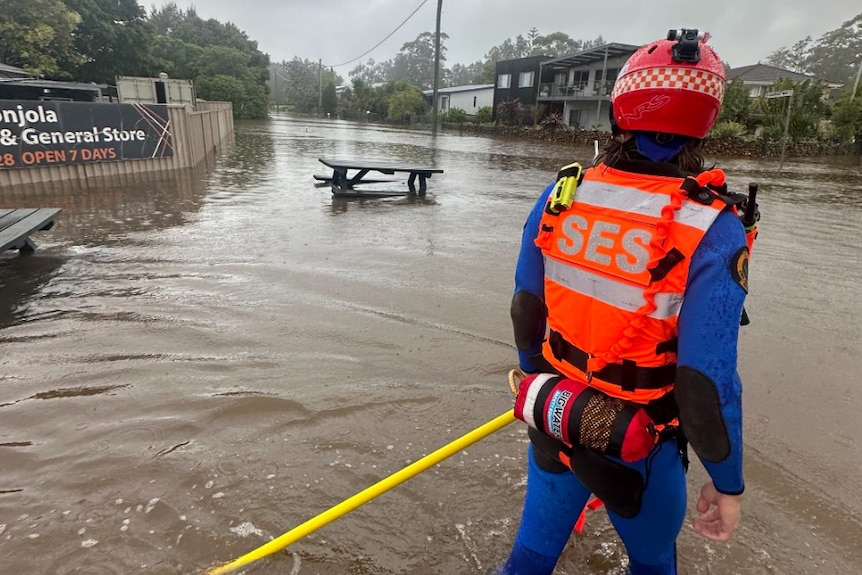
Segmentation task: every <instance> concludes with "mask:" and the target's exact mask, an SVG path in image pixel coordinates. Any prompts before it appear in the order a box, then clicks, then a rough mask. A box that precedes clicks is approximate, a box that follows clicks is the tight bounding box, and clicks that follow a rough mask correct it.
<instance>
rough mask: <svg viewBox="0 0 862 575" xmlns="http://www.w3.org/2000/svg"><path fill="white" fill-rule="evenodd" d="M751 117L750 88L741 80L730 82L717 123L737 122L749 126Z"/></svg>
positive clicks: (725, 90) (725, 91)
mask: <svg viewBox="0 0 862 575" xmlns="http://www.w3.org/2000/svg"><path fill="white" fill-rule="evenodd" d="M750 116H751V97H750V96H749V90H748V87H747V86H746V85H745V84H744V83H743V82H742V80H740V79H739V78H736V79H735V80H733V81H731V82H729V83H728V84H727V87H726V88H725V89H724V100H723V101H722V103H721V112H719V114H718V120H717V121H716V123H722V122H735V123H737V124H742V125H743V126H747V127H748V126H749V121H750Z"/></svg>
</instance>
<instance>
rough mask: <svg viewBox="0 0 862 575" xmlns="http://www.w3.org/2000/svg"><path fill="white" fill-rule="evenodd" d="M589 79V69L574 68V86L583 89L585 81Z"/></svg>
mask: <svg viewBox="0 0 862 575" xmlns="http://www.w3.org/2000/svg"><path fill="white" fill-rule="evenodd" d="M589 79H590V71H589V70H575V71H574V72H573V73H572V86H574V87H575V88H578V89H580V90H583V89H584V88H585V87H586V85H587V81H589Z"/></svg>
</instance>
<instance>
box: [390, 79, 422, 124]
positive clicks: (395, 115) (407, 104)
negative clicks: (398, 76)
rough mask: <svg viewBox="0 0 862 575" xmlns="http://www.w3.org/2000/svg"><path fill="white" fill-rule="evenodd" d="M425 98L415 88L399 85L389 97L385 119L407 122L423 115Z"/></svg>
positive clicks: (420, 91)
mask: <svg viewBox="0 0 862 575" xmlns="http://www.w3.org/2000/svg"><path fill="white" fill-rule="evenodd" d="M426 107H427V106H426V104H425V97H424V96H423V95H422V90H420V89H419V88H416V87H415V86H409V85H401V86H400V87H398V89H396V90H395V92H393V93H392V95H391V96H390V97H389V106H388V109H387V111H386V112H387V117H388V118H389V119H392V120H407V121H408V122H409V121H410V119H411V118H412V117H413V116H415V115H417V114H418V115H421V114H424V113H425V109H426Z"/></svg>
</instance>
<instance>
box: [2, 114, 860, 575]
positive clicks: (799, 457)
mask: <svg viewBox="0 0 862 575" xmlns="http://www.w3.org/2000/svg"><path fill="white" fill-rule="evenodd" d="M324 156H337V157H358V158H365V159H391V158H399V159H401V160H404V161H406V162H412V163H420V162H421V163H432V164H434V165H436V166H437V167H440V168H443V169H444V170H445V173H444V174H439V175H435V176H434V177H433V178H432V179H431V180H430V181H429V193H428V196H427V197H426V198H424V199H411V198H403V197H402V198H386V199H377V200H335V199H333V198H332V197H331V196H330V193H329V191H328V189H326V188H317V187H315V186H314V180H313V178H312V174H314V173H320V172H322V171H323V170H322V165H320V164H319V162H318V158H319V157H324ZM591 156H592V150H578V149H572V148H569V147H564V146H545V145H543V144H538V143H525V142H521V141H506V140H495V139H489V138H478V137H472V136H461V135H458V134H451V133H442V134H440V135H438V137H437V138H436V140H435V139H432V137H431V135H430V134H427V133H421V132H414V131H406V130H395V129H388V128H382V127H378V126H370V125H368V126H366V125H359V124H351V123H346V122H335V121H333V122H323V121H311V120H303V119H293V118H290V117H287V116H275V117H274V118H273V119H272V120H270V121H268V122H260V123H244V124H243V123H241V124H239V125H238V127H237V134H236V141H235V144H234V145H233V146H232V147H231V148H230V149H228V150H226V152H225V153H224V154H223V156H222V157H221V158H219V160H218V162H217V164H216V166H215V168H214V169H212V170H209V171H207V170H201V171H192V172H184V173H181V174H176V175H175V176H170V177H167V178H163V179H153V180H151V181H138V182H133V183H129V184H128V185H124V186H115V185H114V186H111V185H101V186H100V185H97V184H92V185H89V186H84V187H76V188H72V189H69V190H67V191H63V190H61V189H52V188H51V187H44V188H41V189H39V190H27V191H10V190H2V191H0V204H2V206H3V207H23V206H26V205H33V206H58V207H61V208H63V212H62V213H61V215H60V217H59V220H58V223H57V225H56V226H55V228H54V229H53V230H51V231H49V232H41V233H38V234H36V235H35V236H34V240H35V241H36V243H37V244H38V245H39V249H38V250H37V251H36V253H35V254H33V255H32V256H29V257H18V256H17V254H15V253H13V252H9V253H8V254H5V255H2V256H0V566H2V567H0V572H2V573H3V574H4V575H6V574H10V575H24V574H50V575H66V574H72V573H80V574H85V575H119V574H123V575H127V574H129V573H153V574H186V575H195V574H199V573H202V572H203V571H204V570H206V569H207V568H208V567H212V566H215V565H218V564H220V563H222V562H226V561H228V560H231V559H234V558H236V557H238V556H240V555H243V554H245V553H247V552H249V551H252V550H253V549H255V548H257V547H259V546H261V545H263V544H264V543H266V542H267V541H269V540H270V539H271V538H273V537H277V536H279V535H280V534H282V533H285V532H287V531H290V530H291V529H292V528H294V527H296V526H297V525H300V524H301V523H303V522H305V521H306V520H308V519H311V518H313V517H316V516H317V515H318V514H320V513H322V512H324V511H326V510H327V509H330V508H332V507H333V506H335V505H336V504H338V503H340V502H341V501H343V500H345V499H347V498H348V497H350V496H351V495H353V494H355V493H357V492H359V491H361V490H363V489H365V488H366V487H369V486H371V485H373V484H375V483H376V482H377V481H379V480H381V479H383V478H384V477H387V476H388V475H390V474H392V473H394V472H396V471H398V470H399V469H401V468H402V467H404V466H406V465H407V464H409V463H411V462H413V461H416V460H418V459H419V458H421V457H422V456H423V455H426V454H428V453H431V452H432V451H434V450H436V449H437V448H439V447H442V446H444V445H446V444H448V443H449V442H451V441H453V440H455V439H456V438H458V437H459V436H461V435H462V434H464V433H466V432H468V431H470V430H472V429H474V428H476V427H478V426H480V425H481V424H482V423H484V422H486V421H488V420H490V419H492V418H494V417H496V416H497V415H499V414H501V413H503V412H505V411H506V410H508V409H509V408H510V407H511V406H512V399H513V398H512V395H511V392H510V391H509V388H508V384H507V381H506V374H507V372H508V370H509V369H511V368H512V367H515V357H516V356H515V351H514V348H513V346H512V343H511V342H512V335H511V326H510V323H509V317H508V313H509V312H508V310H509V301H510V296H511V289H512V272H513V267H514V264H515V258H516V253H517V249H518V241H519V235H520V230H521V226H522V224H523V220H524V218H525V216H526V214H527V212H528V211H529V209H530V207H531V205H532V203H533V201H534V199H535V197H536V196H537V195H538V194H539V192H540V191H541V190H542V188H543V187H544V186H545V185H546V184H547V183H548V182H550V181H551V180H552V179H553V177H554V175H555V173H556V170H557V169H558V168H559V167H560V166H561V165H564V164H567V163H569V162H570V161H572V160H573V159H581V160H585V161H588V160H589V159H590V158H591ZM719 165H720V166H721V167H724V168H726V169H727V171H728V174H729V178H730V182H731V184H732V186H733V187H735V188H736V189H737V190H740V191H745V189H746V187H747V184H748V182H749V181H758V182H759V183H760V185H761V192H760V196H759V200H760V204H761V208H762V212H763V221H762V225H761V234H760V238H759V241H758V244H757V246H756V247H755V250H754V254H753V258H752V263H751V293H750V296H749V299H748V303H747V308H748V310H749V313H750V315H751V318H752V322H753V323H752V324H751V325H749V326H747V327H745V328H743V331H742V336H741V359H740V371H741V374H742V376H743V380H744V385H745V399H744V403H745V425H746V428H745V438H746V474H747V495H746V500H745V508H744V518H743V522H742V524H741V527H740V529H739V530H738V531H737V534H736V535H735V537H734V538H733V539H732V540H731V541H730V542H728V543H715V542H711V541H708V540H706V539H703V538H701V537H700V536H698V535H697V534H696V533H694V531H693V530H692V529H691V528H690V523H689V522H687V525H686V527H685V528H684V530H683V533H682V535H681V537H680V540H679V556H680V567H681V569H680V570H681V572H682V573H686V574H728V573H733V574H764V573H768V574H787V575H798V574H807V573H817V574H821V575H833V574H835V575H837V574H848V575H849V574H858V573H859V572H860V571H862V443H860V439H859V438H860V437H862V417H860V413H862V385H860V380H859V378H860V373H862V353H860V351H862V327H860V326H862V290H860V289H859V286H860V285H862V264H860V255H859V254H860V253H862V238H860V234H859V229H860V227H859V221H860V219H862V167H860V163H859V159H858V158H852V159H848V158H844V159H832V160H828V161H827V160H816V161H813V160H812V161H806V162H799V161H789V162H787V164H786V165H785V166H784V170H783V171H782V172H780V173H779V169H778V168H779V166H778V164H777V163H776V162H763V161H743V160H732V161H720V162H719ZM525 449H526V433H525V426H524V425H523V424H521V423H520V422H516V423H514V424H512V425H509V426H507V427H505V428H503V429H502V430H500V431H498V432H496V433H494V434H492V435H490V436H489V437H487V438H485V439H483V440H482V441H480V442H478V443H476V444H474V445H472V446H471V447H469V448H467V449H466V450H463V451H460V452H458V453H456V454H455V455H454V456H453V457H451V458H449V459H447V460H445V461H442V462H440V463H439V464H437V465H434V466H432V467H431V468H430V469H428V470H427V471H424V472H422V473H420V474H419V475H417V476H416V477H413V478H412V479H410V480H408V481H406V482H405V483H403V484H401V485H399V486H397V487H394V488H392V489H390V490H388V491H386V492H384V493H382V494H381V495H380V496H379V497H377V498H376V499H373V500H372V501H370V502H368V503H366V504H365V505H363V506H361V507H359V508H358V509H356V510H354V511H351V512H349V513H346V514H344V515H342V516H340V517H338V518H337V519H336V520H334V521H333V522H332V523H330V524H328V525H326V526H324V527H322V528H320V529H319V530H317V531H315V532H314V533H312V534H310V535H307V536H305V537H302V538H301V539H299V540H298V541H296V542H295V543H293V544H292V545H290V546H288V547H287V548H286V549H285V550H283V551H280V552H278V553H275V554H272V555H270V556H268V557H266V558H264V559H262V560H260V561H258V562H255V563H252V564H251V565H249V566H247V567H244V568H243V572H245V573H248V574H250V575H255V574H268V573H279V574H290V575H313V574H323V575H327V574H343V573H350V574H354V575H365V574H412V573H418V574H451V573H459V574H460V573H463V574H482V573H493V571H494V569H495V568H496V567H497V566H498V565H499V564H500V563H501V562H502V561H503V560H504V559H505V557H506V554H507V552H508V549H509V546H510V544H511V541H512V539H513V537H514V535H515V531H516V529H517V524H518V519H519V516H520V509H521V504H522V498H523V491H524V480H525V476H524V469H525ZM704 480H705V474H704V472H703V468H702V467H701V466H700V465H699V464H698V463H696V462H694V463H693V465H692V469H691V471H690V473H689V487H690V489H691V490H692V496H691V497H690V501H692V502H693V501H694V492H695V490H696V489H698V488H699V486H700V485H701V484H702V482H703V481H704ZM691 513H692V516H693V514H694V510H693V509H691ZM624 557H625V554H624V552H623V549H622V547H621V545H620V543H619V541H618V540H617V538H616V536H615V534H614V532H613V530H612V528H611V527H610V524H609V522H608V521H607V518H606V516H605V515H604V513H603V512H602V511H597V512H591V513H590V515H589V516H588V518H587V523H586V528H585V531H584V533H583V534H581V535H573V537H572V538H571V541H570V545H569V547H568V548H567V550H566V552H565V554H564V556H563V557H562V559H561V561H560V563H559V565H558V568H557V571H556V572H557V573H558V574H576V573H577V574H591V575H594V574H614V575H622V574H623V573H624V572H625V559H624Z"/></svg>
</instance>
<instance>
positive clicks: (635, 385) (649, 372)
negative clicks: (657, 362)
mask: <svg viewBox="0 0 862 575" xmlns="http://www.w3.org/2000/svg"><path fill="white" fill-rule="evenodd" d="M548 343H549V344H550V347H551V352H552V353H553V354H554V357H555V358H557V360H559V361H565V362H568V363H570V364H572V365H573V366H575V367H576V368H578V369H579V370H581V371H583V372H584V373H586V372H587V360H589V358H590V356H589V354H588V353H587V352H585V351H584V350H582V349H580V348H579V347H576V346H574V345H572V344H571V343H569V342H568V341H566V340H565V338H564V337H563V336H562V334H560V332H558V331H555V330H551V333H550V335H549V336H548ZM592 376H593V377H598V378H599V379H601V380H602V381H606V382H608V383H610V384H613V385H618V386H619V387H621V388H622V389H623V390H624V391H635V390H637V389H661V388H662V387H667V386H669V385H673V382H674V379H675V378H676V364H675V363H670V364H668V365H663V366H659V367H638V366H637V364H636V363H634V362H633V361H630V360H628V362H627V361H626V360H623V363H609V364H607V365H606V366H605V367H603V368H602V369H600V370H599V371H596V372H593V373H592Z"/></svg>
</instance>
